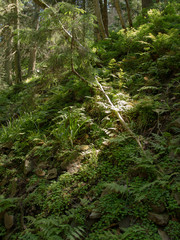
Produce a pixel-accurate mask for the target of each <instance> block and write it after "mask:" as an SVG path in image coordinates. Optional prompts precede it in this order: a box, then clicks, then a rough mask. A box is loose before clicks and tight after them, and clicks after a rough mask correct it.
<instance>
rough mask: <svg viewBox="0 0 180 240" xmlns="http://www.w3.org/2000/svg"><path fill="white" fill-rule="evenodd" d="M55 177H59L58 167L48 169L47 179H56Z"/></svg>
mask: <svg viewBox="0 0 180 240" xmlns="http://www.w3.org/2000/svg"><path fill="white" fill-rule="evenodd" d="M54 178H57V169H56V168H53V169H50V170H49V171H48V174H47V179H48V180H51V179H54Z"/></svg>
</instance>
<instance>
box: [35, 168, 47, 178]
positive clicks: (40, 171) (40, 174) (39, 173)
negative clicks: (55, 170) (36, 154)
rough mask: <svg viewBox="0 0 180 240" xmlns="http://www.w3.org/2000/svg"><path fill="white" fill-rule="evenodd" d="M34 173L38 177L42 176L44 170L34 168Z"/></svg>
mask: <svg viewBox="0 0 180 240" xmlns="http://www.w3.org/2000/svg"><path fill="white" fill-rule="evenodd" d="M35 173H36V175H37V176H38V177H44V176H45V175H46V173H45V171H44V170H42V169H36V171H35Z"/></svg>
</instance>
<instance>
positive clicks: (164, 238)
mask: <svg viewBox="0 0 180 240" xmlns="http://www.w3.org/2000/svg"><path fill="white" fill-rule="evenodd" d="M158 233H159V235H160V237H161V238H162V240H170V238H169V236H168V235H167V233H166V232H164V231H163V230H161V229H158Z"/></svg>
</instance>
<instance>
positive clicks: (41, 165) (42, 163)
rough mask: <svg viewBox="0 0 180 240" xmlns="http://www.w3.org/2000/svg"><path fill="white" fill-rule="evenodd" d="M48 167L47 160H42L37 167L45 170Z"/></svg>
mask: <svg viewBox="0 0 180 240" xmlns="http://www.w3.org/2000/svg"><path fill="white" fill-rule="evenodd" d="M47 168H48V164H47V163H46V162H41V163H39V164H38V165H37V169H42V170H45V169H47Z"/></svg>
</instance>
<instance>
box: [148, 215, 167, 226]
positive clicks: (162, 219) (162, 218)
mask: <svg viewBox="0 0 180 240" xmlns="http://www.w3.org/2000/svg"><path fill="white" fill-rule="evenodd" d="M148 219H149V220H151V221H152V222H154V223H155V224H157V225H159V226H166V225H167V224H168V222H169V216H168V214H165V213H164V214H157V213H153V212H149V214H148Z"/></svg>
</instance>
